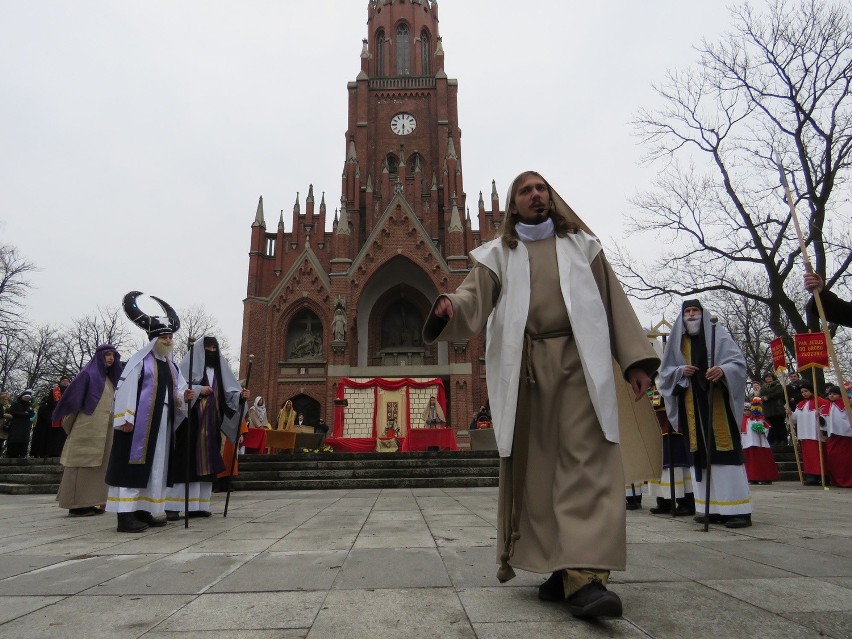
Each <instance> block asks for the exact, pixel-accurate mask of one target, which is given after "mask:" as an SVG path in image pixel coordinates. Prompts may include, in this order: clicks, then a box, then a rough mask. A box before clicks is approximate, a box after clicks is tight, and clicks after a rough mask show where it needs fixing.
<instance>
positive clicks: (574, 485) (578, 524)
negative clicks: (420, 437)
mask: <svg viewBox="0 0 852 639" xmlns="http://www.w3.org/2000/svg"><path fill="white" fill-rule="evenodd" d="M501 232H502V236H501V237H500V238H497V239H495V240H492V241H491V242H488V243H486V244H483V245H482V246H480V247H479V248H477V249H475V250H474V251H473V252H472V253H471V258H472V260H473V262H474V267H473V268H472V269H471V272H470V273H469V275H468V277H467V278H466V279H465V281H464V283H463V284H462V285H461V286H460V287H459V289H458V290H457V291H456V292H455V293H453V294H448V295H442V296H440V297H439V298H438V299H437V300H436V302H435V304H434V306H433V309H432V312H431V313H430V316H429V318H428V319H427V322H426V326H425V327H424V340H425V341H426V342H427V343H433V342H435V341H437V340H457V339H467V338H470V337H471V336H473V335H475V334H477V333H478V332H479V331H481V330H482V328H483V326H485V324H486V320H487V323H488V326H487V342H486V355H485V365H486V373H487V379H488V397H489V401H490V406H491V415H492V418H493V423H494V430H495V436H496V439H497V446H498V450H499V453H500V456H501V465H500V489H499V502H498V525H497V532H498V563H499V564H500V568H499V570H498V573H497V576H498V579H500V581H506V580H508V579H511V578H512V577H513V576H514V571H513V569H512V568H513V567H514V568H520V569H522V570H528V571H531V572H538V573H551V576H550V578H549V579H548V580H547V581H546V582H545V583H544V584H543V585H542V586H541V587H540V588H539V597H540V598H541V599H545V600H563V599H564V600H566V601H567V604H568V608H569V610H570V612H571V613H572V614H574V615H576V616H584V617H594V616H620V615H621V611H622V606H621V601H620V600H619V598H618V597H617V595H615V593H613V592H611V591H608V590H607V589H606V587H605V585H604V584H605V583H606V580H607V577H608V575H609V571H611V570H624V568H625V564H626V554H627V552H626V513H625V508H624V492H623V490H624V470H623V467H622V459H621V454H622V453H625V454H634V453H638V454H639V455H643V456H647V455H652V456H653V455H656V456H657V457H658V456H659V446H660V444H659V430H658V428H657V426H656V423H655V422H654V418H653V413H652V411H651V409H650V405H648V402H647V400H645V393H646V391H647V390H648V388H649V387H650V385H651V375H653V374H654V372H655V371H656V369H657V366H658V364H659V359H658V358H657V357H656V355H655V354H654V351H653V348H652V347H651V345H650V343H649V341H648V339H647V337H646V336H645V331H644V330H643V329H642V327H641V326H640V324H639V321H638V319H637V318H636V315H635V313H634V311H633V309H632V307H631V306H630V303H629V302H628V301H627V297H626V295H625V294H624V291H623V290H622V288H621V285H620V284H619V283H618V281H617V279H616V278H615V275H614V273H613V271H612V269H611V267H610V266H609V264H608V263H607V261H606V259H605V258H604V256H603V253H602V250H601V244H600V241H599V240H598V239H597V238H596V237H595V236H594V235H592V233H591V231H590V230H589V229H588V227H586V226H585V225H584V224H583V223H582V221H581V220H580V219H579V218H578V217H577V215H576V214H575V213H574V212H573V211H572V210H571V208H570V207H569V206H568V205H567V204H566V203H565V202H564V200H562V198H560V197H559V195H558V194H557V193H556V192H555V191H554V190H553V189H552V188H551V187H550V185H549V184H547V182H546V181H545V180H544V179H543V178H542V177H541V176H540V175H538V174H537V173H533V172H527V173H522V174H521V175H520V176H518V177H517V178H516V179H515V180H514V181H513V183H512V186H511V188H510V191H509V198H508V201H507V204H506V217H505V219H504V221H503V227H502V229H501ZM519 240H520V241H519ZM533 284H534V286H533ZM556 299H561V300H562V301H563V303H562V304H554V303H553V301H554V300H556ZM616 368H617V370H615V369H616ZM625 381H627V382H628V383H629V384H630V386H631V389H630V390H631V391H632V393H631V394H632V396H633V398H635V399H641V400H642V402H643V404H634V406H637V407H638V406H641V409H639V408H636V409H634V410H630V409H628V410H625V411H623V412H622V415H623V416H624V417H625V418H634V417H635V415H637V414H644V415H645V416H646V417H647V421H648V426H649V427H650V432H651V433H656V434H655V435H654V437H655V439H654V440H653V441H652V442H650V443H649V444H648V445H647V446H643V447H638V446H637V447H635V448H633V449H631V450H626V451H622V450H620V448H619V445H618V442H619V430H620V424H619V410H618V405H619V402H618V396H619V394H620V391H622V390H624V389H622V388H619V386H624V385H625ZM629 403H633V402H632V401H631V402H629ZM641 411H644V413H642V412H641ZM627 428H632V429H634V430H635V428H636V425H635V423H634V424H633V425H632V426H627ZM624 466H625V467H627V466H632V464H627V463H625V464H624ZM650 466H651V464H648V470H647V473H648V474H647V475H646V476H652V474H653V472H654V471H652V469H651V467H650Z"/></svg>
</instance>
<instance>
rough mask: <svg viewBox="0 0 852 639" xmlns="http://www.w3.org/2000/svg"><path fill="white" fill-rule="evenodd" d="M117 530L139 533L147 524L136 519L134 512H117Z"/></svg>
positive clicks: (145, 528) (146, 527)
mask: <svg viewBox="0 0 852 639" xmlns="http://www.w3.org/2000/svg"><path fill="white" fill-rule="evenodd" d="M117 530H118V532H124V533H140V532H142V531H143V530H148V524H146V523H145V522H144V521H139V520H138V519H136V515H135V514H134V513H118V529H117Z"/></svg>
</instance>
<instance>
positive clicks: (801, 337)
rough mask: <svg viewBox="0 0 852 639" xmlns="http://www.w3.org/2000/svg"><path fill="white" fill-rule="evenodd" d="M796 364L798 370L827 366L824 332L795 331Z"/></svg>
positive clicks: (826, 343) (826, 345)
mask: <svg viewBox="0 0 852 639" xmlns="http://www.w3.org/2000/svg"><path fill="white" fill-rule="evenodd" d="M793 341H794V342H795V344H796V365H797V366H798V368H799V370H800V371H804V370H808V369H809V368H815V367H816V368H828V342H827V341H826V339H825V333H796V334H795V335H794V336H793Z"/></svg>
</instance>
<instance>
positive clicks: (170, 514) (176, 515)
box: [166, 510, 213, 521]
mask: <svg viewBox="0 0 852 639" xmlns="http://www.w3.org/2000/svg"><path fill="white" fill-rule="evenodd" d="M189 516H190V518H192V517H212V516H213V513H211V512H210V511H209V510H190V511H189ZM166 519H167V520H169V521H177V520H178V519H181V516H180V511H179V510H167V511H166Z"/></svg>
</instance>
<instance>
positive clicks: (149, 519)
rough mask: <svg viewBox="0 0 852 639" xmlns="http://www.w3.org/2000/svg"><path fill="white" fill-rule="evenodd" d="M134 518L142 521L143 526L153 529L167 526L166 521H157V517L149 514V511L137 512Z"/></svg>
mask: <svg viewBox="0 0 852 639" xmlns="http://www.w3.org/2000/svg"><path fill="white" fill-rule="evenodd" d="M134 516H135V517H136V519H138V520H139V521H141V522H142V523H143V524H147V525H148V526H150V527H151V528H159V527H161V526H165V525H166V520H165V519H157V518H156V517H154V515H152V514H151V513H149V512H148V511H147V510H137V511H136V512H135V513H134Z"/></svg>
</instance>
